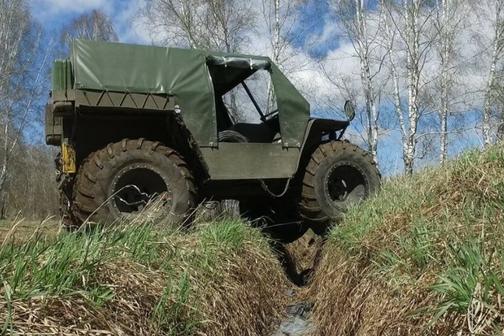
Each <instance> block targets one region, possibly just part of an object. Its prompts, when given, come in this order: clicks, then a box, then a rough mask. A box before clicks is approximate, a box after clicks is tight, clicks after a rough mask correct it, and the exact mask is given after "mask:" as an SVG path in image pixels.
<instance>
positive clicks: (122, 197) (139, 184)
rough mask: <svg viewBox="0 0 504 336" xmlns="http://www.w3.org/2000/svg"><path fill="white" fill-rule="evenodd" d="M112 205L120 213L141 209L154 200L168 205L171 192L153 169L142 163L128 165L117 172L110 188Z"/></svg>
mask: <svg viewBox="0 0 504 336" xmlns="http://www.w3.org/2000/svg"><path fill="white" fill-rule="evenodd" d="M112 195H113V205H114V207H115V208H117V210H118V211H119V212H121V213H135V212H138V211H141V210H143V209H144V208H145V207H146V206H147V205H148V204H149V203H151V202H153V201H154V200H156V201H159V202H160V203H161V204H162V205H163V206H166V205H170V204H171V200H172V194H171V192H170V190H169V188H168V185H167V183H166V182H165V181H164V180H163V178H162V177H161V175H160V174H159V173H157V172H156V171H155V170H153V169H150V168H149V167H146V166H142V165H135V166H131V167H128V168H127V169H126V170H123V171H122V172H120V173H119V174H118V177H117V178H116V179H115V183H114V184H113V188H112Z"/></svg>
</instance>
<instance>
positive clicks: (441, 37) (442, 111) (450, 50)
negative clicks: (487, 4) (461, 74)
mask: <svg viewBox="0 0 504 336" xmlns="http://www.w3.org/2000/svg"><path fill="white" fill-rule="evenodd" d="M461 22H462V17H461V15H460V4H459V2H458V1H457V0H437V1H436V15H435V20H434V27H435V33H436V36H437V38H436V43H435V47H436V48H435V49H436V52H437V55H438V57H439V62H440V66H439V67H440V74H439V83H440V92H439V97H438V99H437V101H438V107H437V109H438V114H439V163H440V164H444V163H445V161H446V158H447V156H448V117H449V115H450V112H451V111H450V101H451V98H452V94H453V92H452V91H453V85H454V76H455V71H456V65H455V57H456V55H455V53H456V50H455V48H456V45H455V43H456V38H457V35H458V32H459V31H460V29H461Z"/></svg>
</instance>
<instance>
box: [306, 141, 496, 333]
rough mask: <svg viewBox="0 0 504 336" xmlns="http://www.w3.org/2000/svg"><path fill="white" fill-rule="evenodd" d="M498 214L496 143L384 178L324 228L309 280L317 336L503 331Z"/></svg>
mask: <svg viewBox="0 0 504 336" xmlns="http://www.w3.org/2000/svg"><path fill="white" fill-rule="evenodd" d="M503 219H504V148H503V147H502V145H500V146H495V147H492V148H489V149H487V150H485V151H484V152H483V153H479V152H476V151H474V152H469V153H467V154H465V155H463V156H462V157H460V158H459V159H458V160H456V161H453V162H451V163H449V164H447V165H446V166H444V167H441V168H435V169H434V168H433V169H427V170H425V171H423V172H421V173H418V174H415V175H413V176H412V177H399V178H396V179H394V180H391V181H388V182H387V183H385V185H384V187H383V190H382V191H381V192H380V194H379V195H377V196H376V197H374V198H373V199H370V200H368V201H366V202H364V203H363V204H361V205H359V206H357V207H355V208H353V209H351V211H349V213H348V214H347V215H346V217H345V221H344V223H343V224H342V225H340V226H338V227H336V228H334V229H333V230H332V232H331V233H330V237H329V240H328V244H327V247H326V255H325V257H324V261H323V267H322V269H321V270H320V271H319V272H318V276H317V277H316V279H315V282H314V286H313V291H314V294H315V295H316V297H317V304H316V307H315V313H314V319H315V320H318V322H319V324H320V328H319V334H320V335H350V334H351V335H371V334H386V335H404V334H407V335H454V334H491V333H492V332H493V331H495V330H502V329H503V328H504V322H503V321H504V311H503V309H502V306H501V297H502V294H503V292H502V290H503V288H504V287H503V281H504V264H503V263H502V261H504V226H503V225H502V223H503V222H504V221H503ZM335 269H337V270H338V272H335V271H334V270H335Z"/></svg>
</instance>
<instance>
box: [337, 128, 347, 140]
mask: <svg viewBox="0 0 504 336" xmlns="http://www.w3.org/2000/svg"><path fill="white" fill-rule="evenodd" d="M347 128H348V126H347V127H345V128H343V129H342V130H341V132H340V134H339V135H338V141H339V140H341V138H343V135H344V134H345V131H346V129H347Z"/></svg>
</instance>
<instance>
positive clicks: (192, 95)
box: [71, 40, 217, 146]
mask: <svg viewBox="0 0 504 336" xmlns="http://www.w3.org/2000/svg"><path fill="white" fill-rule="evenodd" d="M71 60H72V65H73V71H74V83H75V84H74V85H75V89H81V90H102V91H118V92H132V93H152V94H168V95H173V96H175V97H176V102H177V104H178V105H179V106H180V107H181V109H182V117H183V119H184V122H185V123H186V125H187V127H188V129H189V130H190V131H191V133H192V134H193V136H194V138H195V139H196V141H198V143H199V144H200V145H202V146H205V145H210V143H211V142H213V143H216V141H217V139H216V137H217V126H216V117H215V105H214V97H213V96H214V93H213V88H212V84H211V80H210V77H209V74H208V70H207V65H206V54H205V53H204V52H203V51H199V50H188V49H177V48H161V47H153V46H139V45H130V44H119V43H104V42H95V41H84V40H75V41H74V43H73V50H72V58H71Z"/></svg>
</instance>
